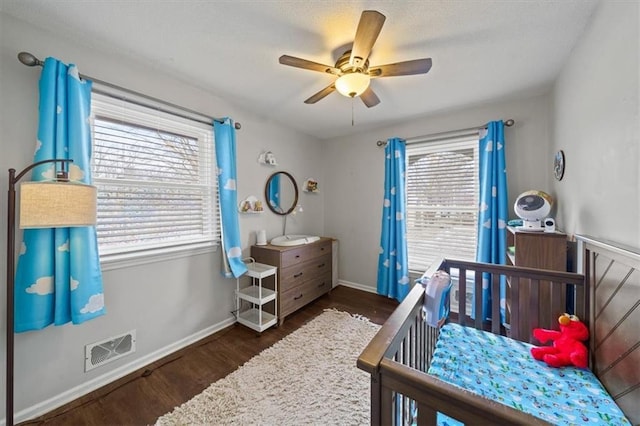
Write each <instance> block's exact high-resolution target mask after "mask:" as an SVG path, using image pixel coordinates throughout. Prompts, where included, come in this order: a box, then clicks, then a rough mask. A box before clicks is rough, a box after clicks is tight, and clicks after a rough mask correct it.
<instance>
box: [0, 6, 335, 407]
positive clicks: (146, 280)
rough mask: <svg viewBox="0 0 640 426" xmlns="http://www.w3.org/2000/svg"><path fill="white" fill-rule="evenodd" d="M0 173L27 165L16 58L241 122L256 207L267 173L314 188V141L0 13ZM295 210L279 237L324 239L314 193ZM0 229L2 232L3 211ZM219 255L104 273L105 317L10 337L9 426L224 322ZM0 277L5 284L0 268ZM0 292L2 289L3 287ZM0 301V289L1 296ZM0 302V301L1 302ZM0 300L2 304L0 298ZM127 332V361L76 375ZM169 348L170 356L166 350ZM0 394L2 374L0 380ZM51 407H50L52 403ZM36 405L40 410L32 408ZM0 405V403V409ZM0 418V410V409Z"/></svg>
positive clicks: (32, 103)
mask: <svg viewBox="0 0 640 426" xmlns="http://www.w3.org/2000/svg"><path fill="white" fill-rule="evenodd" d="M0 28H1V34H0V35H1V37H0V135H1V136H0V152H1V154H0V170H5V171H6V170H7V169H8V168H10V167H13V168H16V169H18V170H21V169H22V168H23V167H26V166H27V165H28V164H30V163H31V162H32V160H33V157H32V156H33V151H34V147H35V135H36V127H37V105H38V88H37V87H38V79H39V75H40V69H39V68H27V67H25V66H24V65H22V64H21V63H19V62H18V60H17V54H18V52H20V51H23V50H24V51H28V52H31V53H33V54H35V55H36V56H37V57H39V58H40V59H44V58H45V57H47V56H54V57H57V58H59V59H61V60H63V61H65V62H73V63H76V64H77V65H78V67H79V69H80V71H81V72H82V73H83V74H86V75H90V76H93V77H95V78H97V79H100V80H104V81H108V82H112V83H115V84H118V85H121V86H124V87H126V88H129V89H132V90H135V91H138V92H141V93H144V94H147V95H151V96H154V97H157V98H162V99H165V100H167V101H169V102H172V103H175V104H178V105H182V106H185V107H187V108H191V109H194V110H197V111H200V112H202V113H205V114H208V115H212V116H230V117H232V118H233V119H235V120H236V121H239V122H241V123H242V130H240V131H238V133H237V141H238V147H237V148H238V149H237V153H238V162H237V166H238V195H239V198H244V197H246V196H248V195H255V196H257V197H258V199H264V197H263V187H264V183H265V181H266V179H267V176H268V175H269V174H271V173H272V172H274V171H275V170H287V171H289V172H291V173H292V174H293V175H294V176H295V177H296V179H297V180H298V183H299V184H300V185H301V184H302V182H303V181H304V179H305V178H306V177H308V176H313V177H315V178H316V179H318V180H320V181H321V182H322V180H323V172H324V171H323V169H322V167H321V165H320V163H319V162H318V161H317V159H318V157H320V155H321V145H320V144H319V143H318V142H319V141H317V140H315V139H314V138H311V137H309V136H306V135H303V134H300V133H298V132H295V131H293V130H291V129H287V128H284V127H282V126H279V125H276V124H274V123H272V122H270V121H269V120H268V119H266V118H264V117H258V116H255V115H253V114H251V113H249V112H247V111H246V110H244V109H242V108H240V107H238V106H236V105H234V104H233V103H232V102H229V101H228V100H225V99H221V98H219V97H217V96H216V95H215V94H213V93H209V92H207V91H206V90H202V89H200V88H197V87H194V86H192V85H190V84H189V83H186V82H183V81H179V80H177V79H176V78H173V77H171V76H169V75H166V74H163V72H162V71H161V70H158V69H154V68H151V67H149V66H146V65H145V64H140V63H135V62H133V61H131V60H130V59H127V58H124V57H118V56H114V55H111V54H103V53H100V52H98V51H95V50H91V49H86V48H84V47H83V46H82V41H81V40H77V41H69V40H66V39H61V38H59V37H58V36H56V35H54V34H49V33H47V32H44V31H42V30H39V29H37V28H34V27H32V26H29V25H27V24H24V23H22V22H20V21H17V20H15V19H14V18H11V17H8V16H6V15H3V14H1V13H0ZM267 149H268V150H271V151H273V152H274V153H275V155H276V156H277V159H278V163H279V166H278V167H277V168H271V167H268V166H264V165H259V164H258V163H257V158H258V155H259V154H260V152H261V151H263V150H267ZM7 184H8V183H7V176H6V173H5V172H2V173H0V187H2V188H7ZM300 203H301V204H302V205H303V206H304V208H305V211H304V213H302V214H298V215H297V216H296V217H295V218H293V219H291V220H290V221H289V224H288V229H287V230H288V232H291V233H293V232H303V231H304V232H309V233H315V234H319V235H322V234H323V233H324V232H323V231H324V211H323V205H324V200H323V193H322V192H321V193H319V194H312V195H310V194H304V193H302V194H301V196H300ZM0 205H1V206H2V210H3V212H2V222H3V223H6V211H4V210H6V204H5V203H4V202H2V203H0ZM240 228H241V232H242V244H243V247H244V248H245V254H246V255H248V254H249V251H248V247H249V246H250V245H251V244H253V243H254V242H255V235H254V233H253V231H255V230H257V229H266V230H267V236H268V237H269V238H271V237H273V236H276V235H279V234H280V233H281V229H282V219H281V218H280V217H279V216H276V215H274V214H272V213H271V212H268V211H267V212H265V213H263V214H261V215H242V216H241V218H240ZM0 240H1V241H3V243H2V244H0V259H4V258H5V255H6V253H5V247H6V244H5V243H4V241H6V225H2V226H1V227H0ZM219 258H220V252H219V251H217V252H211V253H207V254H201V255H196V256H191V257H184V258H176V259H171V260H168V261H167V260H165V261H163V262H158V263H152V264H147V265H143V266H135V267H128V268H125V269H119V270H107V271H105V272H104V290H105V303H106V308H107V314H106V315H105V316H103V317H100V318H98V319H95V320H92V321H89V322H87V323H85V324H83V325H81V326H72V325H66V326H62V327H53V326H51V327H48V328H47V329H45V330H43V331H39V332H29V333H22V334H18V335H16V365H15V381H16V385H15V388H16V392H15V396H16V402H15V404H16V411H17V412H18V415H17V416H16V420H23V419H24V416H22V414H25V413H22V414H20V413H19V412H20V411H21V410H25V409H27V408H29V410H30V411H29V412H28V413H27V414H37V413H39V412H42V411H46V410H50V409H51V408H53V407H52V406H51V405H49V404H58V403H62V402H65V401H64V399H69V398H74V397H77V396H79V395H78V392H84V391H86V390H87V387H91V386H94V387H95V386H98V385H100V384H104V383H103V381H104V380H106V379H109V378H111V377H109V375H115V374H124V373H126V372H127V371H128V370H130V369H131V368H132V367H133V366H134V364H133V363H135V362H139V363H142V362H149V361H150V360H151V358H153V357H154V356H158V355H159V354H161V352H162V351H163V350H164V349H166V348H169V347H172V346H171V345H176V344H180V343H181V342H182V341H183V339H188V338H189V337H190V336H193V335H194V334H197V333H200V332H207V331H211V330H212V329H215V328H216V327H220V326H222V325H225V324H228V323H229V322H230V321H231V320H232V316H231V314H230V311H231V310H232V309H233V290H234V289H235V280H226V279H223V278H221V276H220V273H219V270H220V260H219ZM0 263H1V266H0V276H3V277H4V276H6V270H5V265H4V262H0ZM3 288H4V287H3ZM3 292H4V290H3ZM3 294H4V293H3ZM0 298H1V299H4V298H5V296H4V295H3V296H0ZM4 307H5V304H4V302H3V303H2V305H1V309H2V311H1V312H0V315H1V319H0V324H1V328H2V330H3V331H2V334H1V335H0V336H1V339H2V343H0V348H2V349H1V352H2V355H0V357H2V359H0V362H1V363H2V365H4V362H5V360H4V354H5V337H4V330H5V311H4ZM131 329H136V330H137V352H136V353H135V354H132V355H129V356H127V357H125V358H122V359H120V360H118V361H115V362H113V363H112V364H108V365H105V366H102V367H99V368H97V369H95V370H93V371H91V372H89V373H84V352H83V351H84V345H85V344H87V343H92V342H95V341H98V340H102V339H105V338H108V337H112V336H115V335H118V334H121V333H124V332H127V331H129V330H131ZM174 349H175V348H174ZM0 378H2V379H1V382H0V383H2V386H3V388H2V389H3V391H2V392H0V393H1V394H3V395H4V368H3V369H2V373H0ZM52 398H53V399H52ZM36 404H43V405H42V406H40V407H37V406H35V405H36ZM3 405H4V398H2V401H1V402H0V406H3ZM3 411H4V409H3Z"/></svg>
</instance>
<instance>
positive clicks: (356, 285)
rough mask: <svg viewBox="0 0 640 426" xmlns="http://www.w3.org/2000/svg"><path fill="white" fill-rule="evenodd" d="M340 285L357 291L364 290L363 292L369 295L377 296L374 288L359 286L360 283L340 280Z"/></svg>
mask: <svg viewBox="0 0 640 426" xmlns="http://www.w3.org/2000/svg"><path fill="white" fill-rule="evenodd" d="M338 285H343V286H345V287H350V288H355V289H356V290H362V291H366V292H367V293H374V294H377V291H376V289H375V288H374V287H371V286H368V285H364V284H358V283H354V282H351V281H345V280H338Z"/></svg>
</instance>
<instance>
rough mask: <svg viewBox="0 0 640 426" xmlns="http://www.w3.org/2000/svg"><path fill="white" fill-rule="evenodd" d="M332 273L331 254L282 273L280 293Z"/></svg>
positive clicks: (294, 266)
mask: <svg viewBox="0 0 640 426" xmlns="http://www.w3.org/2000/svg"><path fill="white" fill-rule="evenodd" d="M330 272H331V253H327V254H326V255H324V256H321V257H318V258H315V259H311V260H308V261H306V262H304V263H300V264H297V265H293V266H289V267H286V268H283V269H282V270H281V271H280V291H282V292H284V291H287V290H289V289H291V288H293V287H295V286H297V285H300V284H301V283H303V282H305V281H307V280H310V279H313V278H316V277H317V276H318V275H324V274H326V273H330Z"/></svg>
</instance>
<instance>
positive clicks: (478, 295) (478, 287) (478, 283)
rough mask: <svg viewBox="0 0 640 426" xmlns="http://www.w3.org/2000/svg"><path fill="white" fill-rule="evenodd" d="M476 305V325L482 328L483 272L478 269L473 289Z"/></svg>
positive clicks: (479, 328)
mask: <svg viewBox="0 0 640 426" xmlns="http://www.w3.org/2000/svg"><path fill="white" fill-rule="evenodd" d="M473 299H474V306H475V316H476V320H475V327H476V328H477V329H478V330H482V272H480V271H476V280H475V288H474V289H473Z"/></svg>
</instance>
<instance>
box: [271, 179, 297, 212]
mask: <svg viewBox="0 0 640 426" xmlns="http://www.w3.org/2000/svg"><path fill="white" fill-rule="evenodd" d="M264 198H265V200H267V206H269V210H271V211H272V212H274V213H275V214H279V215H283V216H284V215H286V214H289V213H291V212H292V211H293V209H295V208H296V205H297V204H298V185H297V184H296V180H295V179H294V178H293V176H291V175H290V174H289V173H287V172H275V173H274V174H272V175H271V176H269V179H267V184H266V185H265V186H264Z"/></svg>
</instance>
